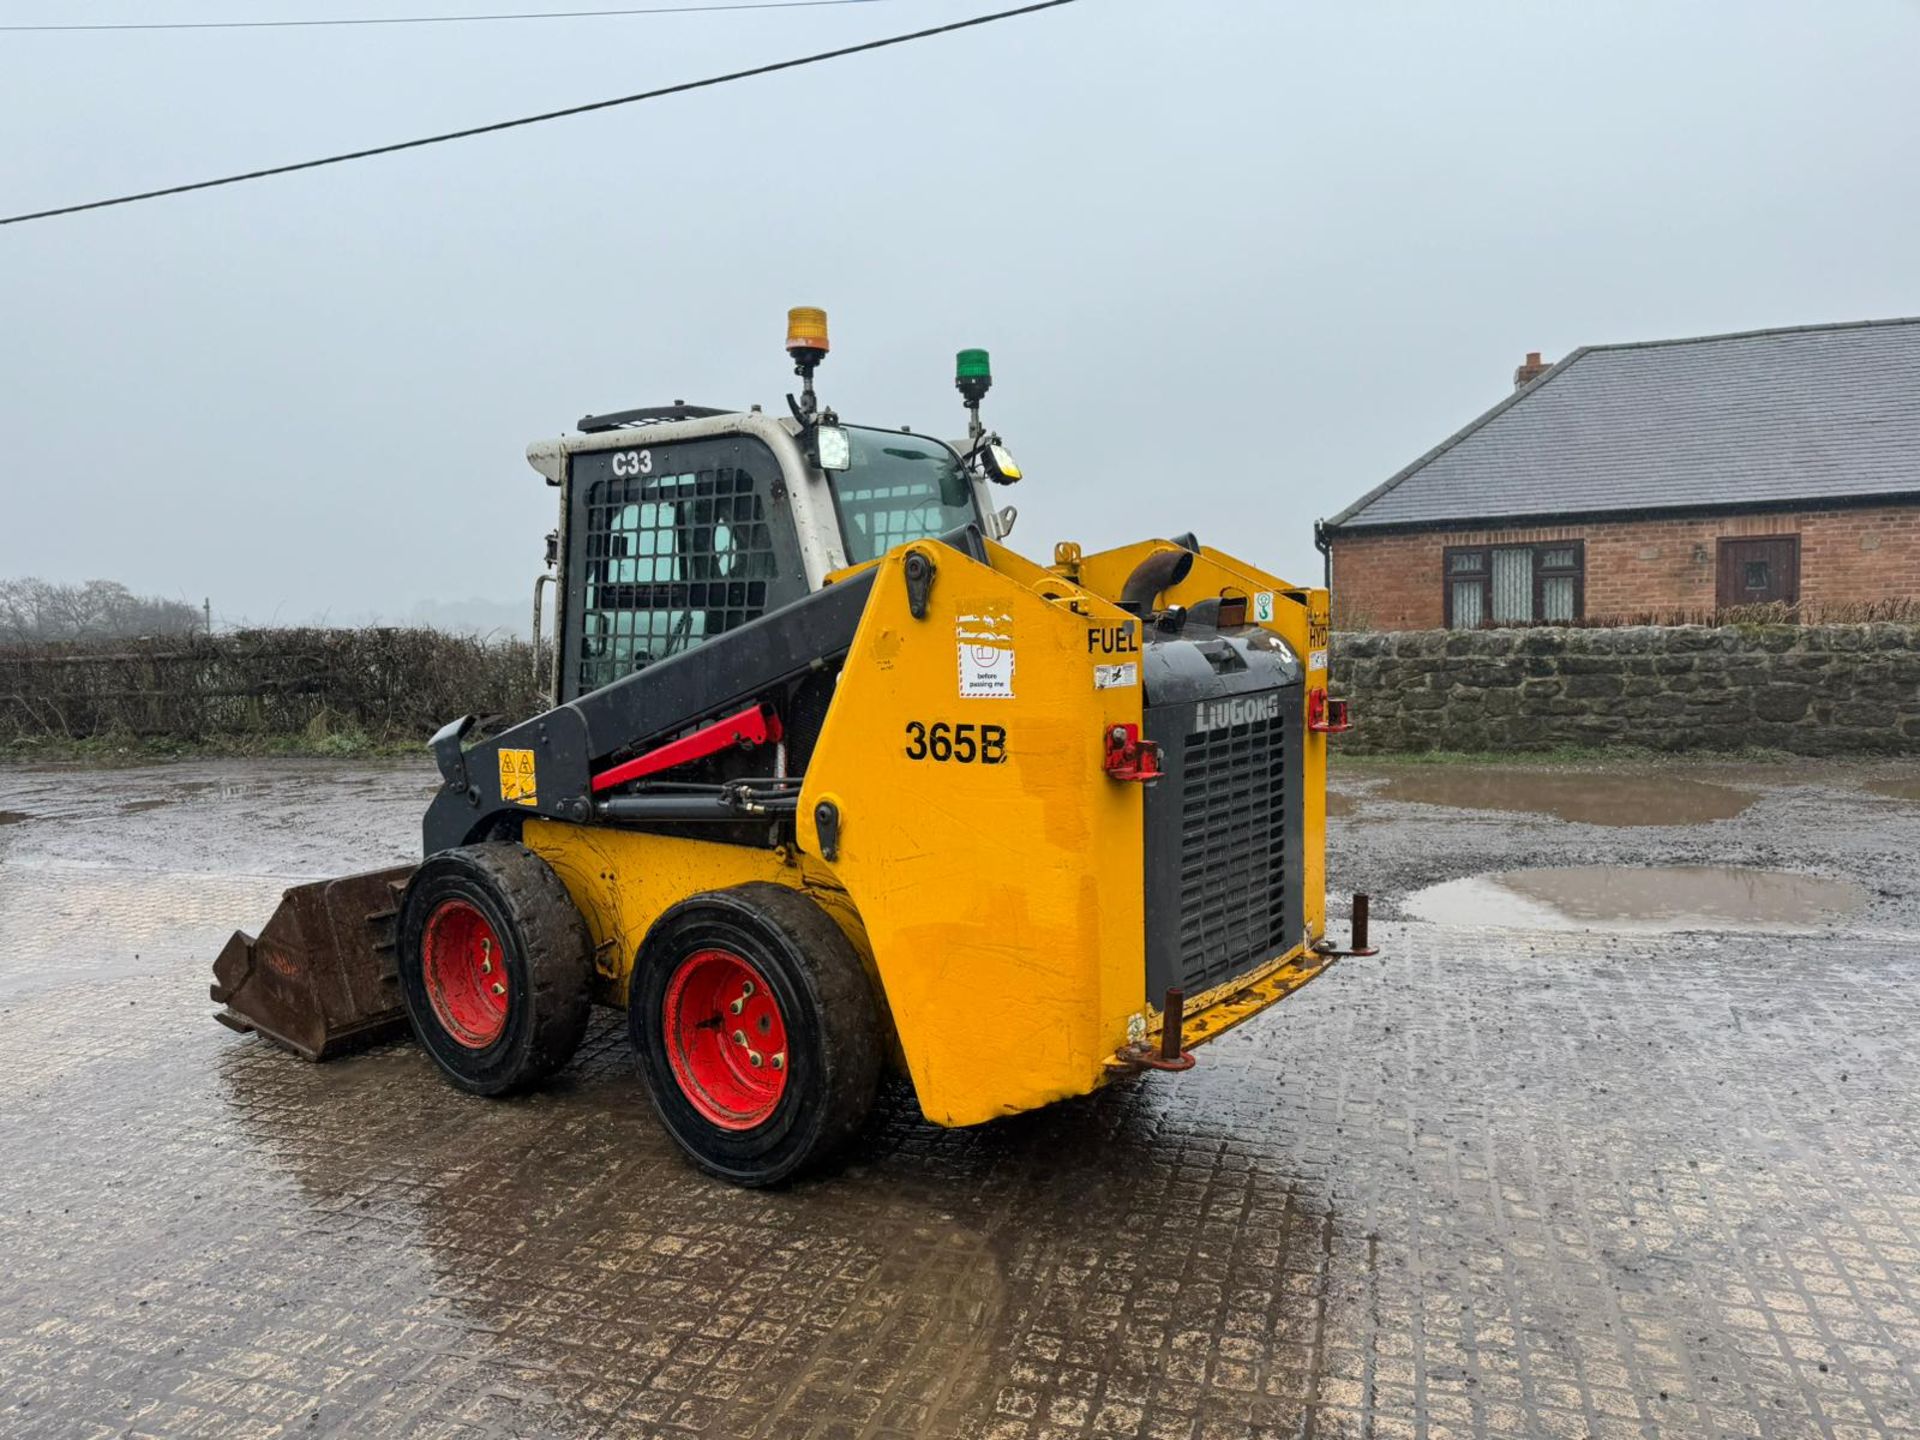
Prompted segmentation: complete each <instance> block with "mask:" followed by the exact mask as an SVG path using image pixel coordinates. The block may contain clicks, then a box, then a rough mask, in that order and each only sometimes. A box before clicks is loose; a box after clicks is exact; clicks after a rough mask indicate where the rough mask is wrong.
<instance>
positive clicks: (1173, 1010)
mask: <svg viewBox="0 0 1920 1440" xmlns="http://www.w3.org/2000/svg"><path fill="white" fill-rule="evenodd" d="M1186 1028H1187V997H1186V993H1185V992H1184V991H1181V990H1169V991H1167V1003H1166V1005H1165V1006H1164V1007H1163V1008H1162V1009H1161V1011H1160V1058H1161V1059H1162V1060H1178V1059H1179V1058H1180V1056H1181V1053H1182V1051H1183V1049H1184V1040H1185V1036H1184V1035H1183V1034H1182V1033H1181V1032H1183V1031H1184V1030H1185V1029H1186Z"/></svg>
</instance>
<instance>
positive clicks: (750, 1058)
mask: <svg viewBox="0 0 1920 1440" xmlns="http://www.w3.org/2000/svg"><path fill="white" fill-rule="evenodd" d="M747 1063H748V1064H749V1065H751V1066H753V1068H754V1069H756V1070H758V1069H759V1068H760V1067H761V1066H762V1065H763V1064H765V1063H766V1061H765V1060H764V1059H762V1057H761V1055H760V1052H759V1051H758V1050H749V1051H747Z"/></svg>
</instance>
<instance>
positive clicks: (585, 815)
mask: <svg viewBox="0 0 1920 1440" xmlns="http://www.w3.org/2000/svg"><path fill="white" fill-rule="evenodd" d="M941 543H943V544H946V545H949V546H951V547H952V548H954V549H956V550H959V551H961V552H962V553H963V554H966V555H969V556H971V557H972V558H974V559H976V560H984V559H985V558H986V547H985V542H984V541H983V540H982V538H981V536H980V532H979V530H978V529H977V528H975V527H974V526H971V525H968V526H964V527H962V528H961V529H959V530H956V531H953V532H950V533H949V534H947V535H944V536H942V537H941ZM873 577H874V571H873V570H872V569H867V570H863V571H861V572H859V573H857V574H854V575H851V576H848V577H847V578H845V579H843V580H840V581H839V582H837V583H835V584H832V585H828V586H826V587H825V588H824V589H822V590H818V591H816V592H814V593H813V594H812V595H809V596H807V597H806V598H805V599H802V600H799V601H796V602H795V603H793V604H791V605H788V606H785V607H784V608H782V609H779V610H776V611H773V612H772V613H770V614H767V615H763V616H761V617H760V618H759V619H757V620H752V621H749V622H748V623H747V624H745V625H742V626H740V627H739V628H738V629H737V630H732V631H729V632H727V633H726V634H725V635H718V636H715V637H713V638H712V639H710V640H708V641H707V642H706V643H705V644H704V645H701V646H700V647H698V648H697V649H694V650H688V651H684V652H682V653H680V654H677V655H673V656H670V657H668V658H667V659H664V660H659V661H655V662H654V663H653V664H651V665H649V666H647V667H646V668H645V669H644V670H640V671H636V672H635V673H633V674H631V675H627V676H624V677H622V678H621V679H619V680H615V681H614V682H613V683H612V684H609V685H603V686H602V687H601V688H600V689H598V690H593V691H589V692H588V693H587V694H585V695H582V696H580V697H579V698H578V699H575V700H572V701H569V702H568V703H566V704H564V705H558V706H555V707H554V708H553V709H551V710H548V711H546V712H545V713H544V714H541V715H536V716H535V717H533V718H532V719H531V720H526V721H523V722H521V723H520V724H518V725H515V726H513V727H512V728H510V729H508V730H506V731H503V732H502V733H500V734H498V735H495V736H491V737H489V738H488V739H485V740H482V741H480V742H478V743H476V744H473V745H471V746H469V745H467V744H465V737H466V736H467V735H468V734H469V733H470V732H471V730H472V727H473V724H474V717H472V716H465V717H462V718H461V719H459V720H456V721H454V722H452V723H451V724H449V725H447V726H445V727H443V728H442V729H441V731H440V732H439V734H437V735H435V736H434V739H433V754H434V759H435V762H436V763H437V764H438V766H439V769H440V776H441V779H442V781H443V782H444V783H443V787H442V789H441V791H440V793H439V794H438V795H436V796H435V797H434V800H433V803H432V804H431V805H430V806H428V808H427V815H426V820H425V822H424V824H423V827H422V840H423V846H422V853H423V854H426V855H435V854H438V853H439V852H440V851H442V850H450V849H452V848H454V847H455V846H458V845H465V844H470V843H472V842H474V841H476V840H478V839H481V838H484V837H488V836H493V835H497V834H499V833H501V832H502V831H508V832H509V833H511V827H512V826H513V825H515V824H516V823H517V821H518V820H519V819H522V818H525V817H526V816H529V815H538V816H544V817H546V818H549V819H555V820H570V821H573V822H575V823H584V822H586V821H588V820H591V819H594V818H595V817H596V816H598V817H599V818H603V819H607V820H614V821H617V820H620V819H622V818H638V817H637V816H630V817H623V816H622V814H621V812H622V810H623V809H629V808H630V809H633V810H638V809H639V808H641V807H623V806H622V805H621V804H620V803H619V798H618V797H616V798H613V799H606V798H596V795H595V789H594V777H595V776H596V775H600V774H603V773H604V772H605V771H606V770H607V769H608V767H610V766H613V765H617V764H619V763H620V762H622V761H625V760H628V759H631V758H632V757H634V756H636V755H638V754H640V753H642V752H643V751H645V750H646V749H648V748H649V747H651V746H652V745H654V744H657V743H658V742H660V741H662V740H664V739H666V738H668V737H670V736H673V735H675V734H678V733H680V732H682V731H685V730H688V729H690V728H691V727H693V726H696V725H699V724H701V723H703V722H705V721H707V720H711V719H718V718H720V717H722V716H724V715H726V714H728V713H730V712H732V711H736V710H739V709H741V708H742V707H744V706H749V705H753V704H755V703H757V702H762V701H777V700H778V699H779V698H780V697H781V692H782V691H783V690H784V688H785V687H786V686H788V685H789V684H791V683H792V682H794V681H797V680H800V679H803V678H804V677H806V676H807V675H808V674H810V673H813V672H816V671H824V670H828V669H830V668H832V667H833V666H835V665H837V664H838V663H839V662H840V660H842V659H843V658H844V657H845V655H846V653H847V651H848V650H849V649H850V648H851V647H852V645H853V638H854V632H855V630H856V629H857V628H858V627H859V624H860V617H861V615H862V614H863V613H864V612H865V610H866V606H867V599H868V596H869V594H870V593H871V592H872V589H873ZM509 777H516V778H511V779H510V778H509ZM774 778H775V777H774V776H773V775H772V774H771V773H769V775H768V779H769V780H772V779H774ZM522 782H524V783H522ZM683 793H684V792H683ZM673 808H674V807H671V806H666V805H655V806H653V807H651V809H652V811H653V815H652V818H657V819H662V820H667V819H686V820H695V819H712V820H726V819H740V818H743V812H742V811H741V810H739V809H737V808H734V807H733V806H730V805H728V804H727V803H725V797H723V796H721V795H719V794H718V793H717V792H716V793H708V794H704V795H701V796H699V797H697V798H696V797H692V796H690V797H689V803H688V804H687V805H686V806H685V810H686V813H685V814H676V813H673Z"/></svg>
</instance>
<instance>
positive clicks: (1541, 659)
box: [1333, 624, 1920, 755]
mask: <svg viewBox="0 0 1920 1440" xmlns="http://www.w3.org/2000/svg"><path fill="white" fill-rule="evenodd" d="M1333 690H1334V693H1335V694H1336V695H1345V696H1346V697H1347V698H1349V699H1350V700H1351V701H1352V702H1353V713H1354V721H1355V725H1354V729H1352V730H1351V731H1349V732H1348V733H1347V734H1345V735H1343V736H1342V737H1341V738H1340V741H1339V744H1340V748H1341V749H1343V750H1345V751H1348V752H1350V753H1368V752H1379V751H1394V750H1539V749H1547V748H1551V747H1553V746H1559V745H1612V744H1619V745H1638V746H1645V747H1647V748H1649V749H1656V750H1689V749H1701V750H1734V749H1739V748H1741V747H1743V746H1749V745H1755V746H1765V747H1767V748H1770V749H1777V750H1790V751H1795V752H1797V753H1800V754H1805V755H1833V754H1851V753H1879V754H1887V753H1905V754H1914V755H1920V625H1895V624H1869V625H1808V626H1796V625H1766V626H1723V627H1713V626H1701V625H1682V626H1674V627H1661V628H1655V627H1651V626H1632V627H1626V628H1621V629H1612V630H1607V629H1593V630H1581V629H1560V628H1545V629H1530V630H1474V631H1447V630H1421V631H1402V632H1398V633H1385V634H1376V633H1364V632H1363V633H1347V634H1338V635H1336V636H1335V637H1334V647H1333Z"/></svg>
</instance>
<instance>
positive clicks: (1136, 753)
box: [1101, 725, 1160, 785]
mask: <svg viewBox="0 0 1920 1440" xmlns="http://www.w3.org/2000/svg"><path fill="white" fill-rule="evenodd" d="M1101 763H1102V766H1103V768H1104V769H1105V770H1106V772H1107V774H1108V775H1109V776H1111V777H1112V778H1113V779H1115V780H1138V781H1139V782H1140V783H1141V784H1142V785H1151V784H1152V783H1153V782H1154V781H1156V780H1158V779H1159V778H1160V746H1159V743H1158V742H1157V741H1153V740H1142V739H1141V738H1140V727H1139V726H1138V725H1109V726H1108V727H1107V730H1106V756H1105V759H1104V760H1103V761H1102V762H1101Z"/></svg>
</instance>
